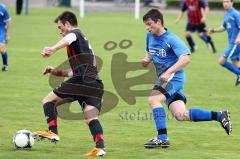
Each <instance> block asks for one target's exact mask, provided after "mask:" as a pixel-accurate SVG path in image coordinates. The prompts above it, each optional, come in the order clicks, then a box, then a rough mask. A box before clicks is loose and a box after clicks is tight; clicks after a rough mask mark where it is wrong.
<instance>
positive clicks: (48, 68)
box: [43, 66, 54, 75]
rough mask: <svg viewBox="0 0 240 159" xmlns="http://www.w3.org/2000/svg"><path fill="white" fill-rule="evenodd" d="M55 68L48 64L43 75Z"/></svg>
mask: <svg viewBox="0 0 240 159" xmlns="http://www.w3.org/2000/svg"><path fill="white" fill-rule="evenodd" d="M53 70H54V67H52V66H47V67H45V69H44V71H43V75H46V74H48V73H52V71H53Z"/></svg>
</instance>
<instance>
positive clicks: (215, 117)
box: [212, 111, 218, 121]
mask: <svg viewBox="0 0 240 159" xmlns="http://www.w3.org/2000/svg"><path fill="white" fill-rule="evenodd" d="M212 120H216V121H218V116H217V112H213V111H212Z"/></svg>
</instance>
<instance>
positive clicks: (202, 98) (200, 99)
mask: <svg viewBox="0 0 240 159" xmlns="http://www.w3.org/2000/svg"><path fill="white" fill-rule="evenodd" d="M63 10H65V9H64V8H62V9H31V10H30V15H29V16H23V15H22V16H15V15H14V10H11V13H12V30H11V42H10V43H9V45H8V52H9V60H10V61H9V63H10V67H9V71H8V72H6V73H3V72H0V121H1V122H0V158H6V159H15V158H16V159H32V158H34V159H38V158H39V159H43V158H45V159H50V158H51V159H55V158H56V159H70V158H71V159H78V158H87V157H84V156H82V154H84V153H86V152H88V151H89V150H90V149H92V148H93V146H94V144H93V142H92V137H91V136H90V132H89V130H88V127H87V126H86V124H85V123H84V122H83V121H82V120H74V121H69V120H61V119H59V132H60V136H61V141H60V142H59V143H57V144H56V145H55V144H52V143H50V142H47V141H42V142H36V143H35V145H34V146H33V148H32V149H30V150H16V149H15V147H14V145H13V144H12V143H11V142H12V136H13V134H14V133H15V132H16V131H17V130H20V129H28V130H31V131H36V130H46V129H47V127H46V123H45V119H44V115H43V110H42V106H41V100H42V99H43V97H44V96H45V95H47V93H48V92H49V91H51V87H50V86H49V82H48V80H49V78H48V76H43V75H42V70H43V68H44V67H45V66H46V65H53V66H57V65H59V64H60V63H62V62H63V61H65V60H66V52H65V50H64V49H63V50H61V51H59V52H58V53H57V54H55V55H54V56H52V57H51V58H49V59H43V58H42V57H41V55H40V52H41V50H42V48H43V47H45V46H50V45H52V44H54V43H55V42H57V40H59V39H60V35H59V33H58V30H57V28H56V25H55V24H54V23H53V21H54V19H55V17H56V16H57V15H58V14H59V13H60V12H62V11H63ZM76 13H77V12H76ZM176 16H177V15H176V14H175V13H166V14H165V24H166V26H167V27H168V29H169V30H170V31H172V32H174V33H175V34H177V35H179V36H180V37H182V38H183V31H184V28H185V26H184V22H185V20H182V21H181V22H180V24H178V25H176V24H174V20H175V18H176ZM222 16H223V13H210V15H209V18H208V21H207V23H208V26H209V27H217V26H219V25H220V24H221V23H222ZM79 23H80V28H81V29H82V30H83V32H84V33H85V35H86V36H87V37H88V39H89V41H90V42H91V45H92V46H93V48H94V51H95V54H96V55H97V56H98V57H100V58H101V59H102V60H103V67H102V70H101V72H100V76H101V78H102V79H103V80H104V83H105V89H106V90H107V91H110V92H112V93H114V94H115V95H117V96H118V98H119V103H118V105H117V107H116V108H114V109H113V110H112V111H110V112H108V113H106V114H104V115H102V116H101V117H100V119H101V122H102V125H103V128H104V133H105V141H106V150H107V153H108V154H107V156H106V157H105V158H109V159H113V158H114V159H116V158H119V159H123V158H124V159H125V158H129V159H130V158H131V159H132V158H138V159H144V158H149V159H157V158H161V159H171V158H178V159H199V158H201V159H209V158H211V159H219V158H227V159H230V158H232V159H237V158H240V154H239V150H240V144H239V140H240V135H239V132H240V126H239V121H240V118H239V87H235V86H234V83H235V78H236V77H235V76H234V75H233V74H231V73H230V72H228V71H227V70H225V69H223V68H221V67H220V66H219V65H218V62H217V61H218V58H219V56H220V54H221V53H222V52H223V50H224V49H225V48H226V47H227V36H226V33H222V34H215V35H214V36H213V39H214V41H215V44H216V46H217V50H218V53H217V54H212V53H211V51H210V50H209V49H207V47H206V45H205V44H204V43H203V42H202V41H201V40H200V39H199V38H198V37H196V35H194V38H195V40H196V43H197V44H198V50H197V52H196V53H194V54H193V55H192V57H191V63H190V65H189V66H188V67H187V68H186V74H187V82H186V86H185V93H186V95H187V97H188V107H200V108H204V109H210V110H216V111H217V110H221V109H223V108H224V109H229V110H230V112H231V119H232V125H233V134H232V135H231V136H227V135H226V133H225V132H224V130H223V129H222V128H221V126H220V124H219V123H217V122H202V123H193V122H192V123H189V122H182V123H181V122H177V121H176V120H175V119H172V118H171V116H170V117H169V120H168V121H167V124H168V132H169V135H170V140H171V147H170V148H169V149H153V150H148V149H145V148H144V147H143V143H144V142H145V141H147V140H148V139H150V138H152V137H154V136H155V135H156V133H157V132H156V130H155V126H154V121H153V120H151V118H150V113H151V110H150V109H149V106H148V104H147V96H146V97H137V98H136V99H137V101H136V104H135V105H129V104H127V103H126V102H125V101H124V100H122V99H121V97H120V96H119V95H118V94H117V92H116V90H115V88H114V86H113V83H112V80H111V67H112V66H111V59H112V56H113V55H114V54H116V53H119V52H123V53H125V54H126V55H127V56H128V59H127V60H128V61H129V62H137V61H140V60H141V58H142V57H143V56H144V54H145V53H144V50H145V33H146V31H145V26H144V25H143V23H142V21H141V20H139V21H135V20H134V19H133V15H132V14H130V13H88V14H87V17H86V18H84V19H79ZM123 39H130V40H131V41H132V42H133V45H132V47H131V48H129V49H125V50H123V49H120V48H117V49H116V50H112V51H106V50H104V47H103V46H104V44H105V43H106V42H107V41H110V40H111V41H115V42H117V43H119V42H120V41H121V40H123ZM134 74H139V73H138V72H137V71H136V72H134ZM149 78H151V77H149ZM151 87H152V86H151V85H145V86H143V88H144V89H150V88H151ZM135 88H136V87H135ZM71 110H72V111H74V112H80V107H79V106H78V104H77V103H74V104H73V105H72V107H71ZM168 113H169V112H168ZM134 115H135V116H134ZM145 115H148V116H147V118H143V117H144V116H145Z"/></svg>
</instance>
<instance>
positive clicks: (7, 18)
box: [3, 6, 11, 23]
mask: <svg viewBox="0 0 240 159" xmlns="http://www.w3.org/2000/svg"><path fill="white" fill-rule="evenodd" d="M3 14H4V15H3V21H4V22H5V23H6V22H8V21H10V20H11V18H10V14H9V12H8V11H7V8H6V7H5V6H4V7H3Z"/></svg>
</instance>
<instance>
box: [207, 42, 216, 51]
mask: <svg viewBox="0 0 240 159" xmlns="http://www.w3.org/2000/svg"><path fill="white" fill-rule="evenodd" d="M208 46H209V48H211V49H212V52H213V53H216V52H217V50H216V48H215V46H214V44H213V42H212V41H210V42H209V45H208Z"/></svg>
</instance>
